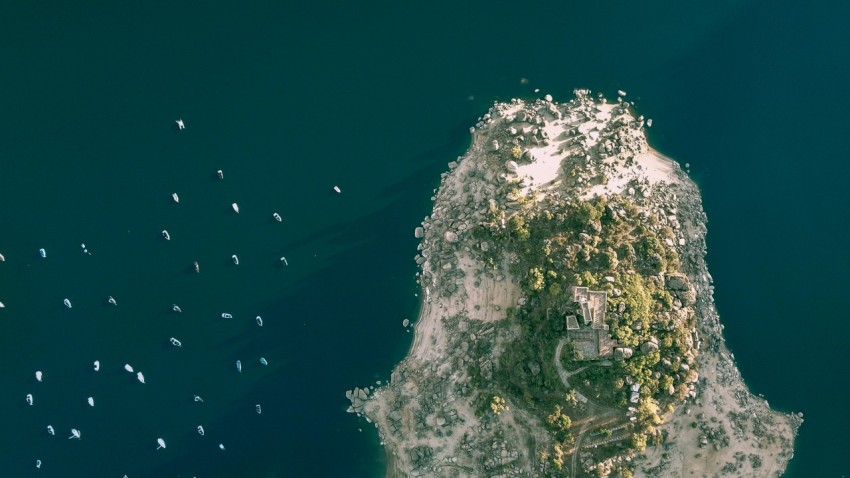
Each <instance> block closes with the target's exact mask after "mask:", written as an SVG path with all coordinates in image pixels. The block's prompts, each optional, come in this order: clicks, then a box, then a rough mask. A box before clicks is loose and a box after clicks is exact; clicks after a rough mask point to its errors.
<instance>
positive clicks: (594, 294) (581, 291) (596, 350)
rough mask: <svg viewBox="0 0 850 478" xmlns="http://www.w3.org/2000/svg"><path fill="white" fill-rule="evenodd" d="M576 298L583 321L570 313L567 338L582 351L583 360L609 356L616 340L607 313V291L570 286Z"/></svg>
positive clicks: (567, 322) (567, 321) (567, 319)
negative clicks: (607, 321)
mask: <svg viewBox="0 0 850 478" xmlns="http://www.w3.org/2000/svg"><path fill="white" fill-rule="evenodd" d="M571 290H572V296H573V301H575V302H576V303H577V304H578V306H579V309H580V310H581V319H582V320H581V323H579V320H578V318H577V317H576V316H575V315H568V316H567V317H566V318H565V320H566V328H567V338H568V339H569V340H570V341H571V342H572V343H573V346H574V347H575V349H576V350H577V351H580V352H581V357H582V360H598V359H603V358H608V357H610V356H611V355H612V354H613V352H614V348H615V347H617V342H616V341H615V340H612V339H611V332H609V330H608V324H606V323H605V315H606V312H607V310H608V293H607V292H605V291H592V290H589V289H588V288H587V287H576V286H573V287H571Z"/></svg>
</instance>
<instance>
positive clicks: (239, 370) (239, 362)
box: [30, 360, 242, 397]
mask: <svg viewBox="0 0 850 478" xmlns="http://www.w3.org/2000/svg"><path fill="white" fill-rule="evenodd" d="M236 371H237V372H239V373H242V361H241V360H237V361H236ZM30 397H32V395H30Z"/></svg>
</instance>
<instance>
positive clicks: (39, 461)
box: [35, 460, 41, 468]
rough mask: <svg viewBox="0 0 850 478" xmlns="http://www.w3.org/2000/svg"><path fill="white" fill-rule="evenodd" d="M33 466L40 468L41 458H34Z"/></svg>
mask: <svg viewBox="0 0 850 478" xmlns="http://www.w3.org/2000/svg"><path fill="white" fill-rule="evenodd" d="M35 467H36V468H41V460H35Z"/></svg>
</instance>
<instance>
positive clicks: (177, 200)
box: [171, 193, 180, 202]
mask: <svg viewBox="0 0 850 478" xmlns="http://www.w3.org/2000/svg"><path fill="white" fill-rule="evenodd" d="M171 199H174V202H180V196H178V195H177V193H171Z"/></svg>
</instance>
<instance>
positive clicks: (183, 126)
mask: <svg viewBox="0 0 850 478" xmlns="http://www.w3.org/2000/svg"><path fill="white" fill-rule="evenodd" d="M175 123H177V128H178V129H186V123H184V122H183V120H182V119H179V120H177V121H175Z"/></svg>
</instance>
